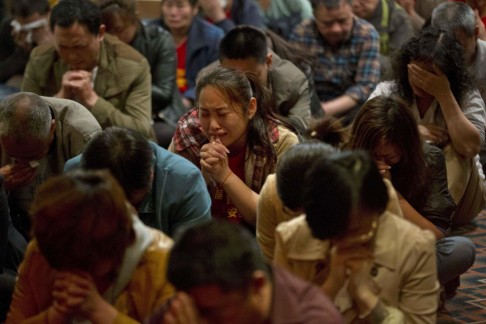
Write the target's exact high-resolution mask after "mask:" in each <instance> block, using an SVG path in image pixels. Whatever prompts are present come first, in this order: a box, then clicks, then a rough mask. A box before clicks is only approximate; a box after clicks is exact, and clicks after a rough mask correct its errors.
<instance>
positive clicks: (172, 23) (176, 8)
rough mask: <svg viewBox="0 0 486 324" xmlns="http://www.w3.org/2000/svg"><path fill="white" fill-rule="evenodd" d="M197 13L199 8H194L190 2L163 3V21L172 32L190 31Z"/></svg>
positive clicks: (186, 0)
mask: <svg viewBox="0 0 486 324" xmlns="http://www.w3.org/2000/svg"><path fill="white" fill-rule="evenodd" d="M197 12H198V8H197V7H196V6H192V5H191V3H190V2H189V0H164V1H162V19H163V20H164V23H165V25H166V26H167V28H169V29H170V30H171V31H172V32H174V31H176V30H188V29H189V27H190V26H191V23H192V19H193V18H194V16H195V15H196V14H197Z"/></svg>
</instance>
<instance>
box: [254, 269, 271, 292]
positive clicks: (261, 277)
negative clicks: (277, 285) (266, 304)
mask: <svg viewBox="0 0 486 324" xmlns="http://www.w3.org/2000/svg"><path fill="white" fill-rule="evenodd" d="M268 281H269V279H268V276H267V275H266V274H265V272H263V271H262V270H256V271H255V272H253V275H252V278H251V292H252V293H254V294H260V293H261V292H262V291H263V288H265V286H266V285H267V284H268Z"/></svg>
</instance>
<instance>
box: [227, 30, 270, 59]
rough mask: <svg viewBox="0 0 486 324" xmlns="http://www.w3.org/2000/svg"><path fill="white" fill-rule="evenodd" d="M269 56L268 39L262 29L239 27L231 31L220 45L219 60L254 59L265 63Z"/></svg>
mask: <svg viewBox="0 0 486 324" xmlns="http://www.w3.org/2000/svg"><path fill="white" fill-rule="evenodd" d="M267 54H268V47H267V38H266V36H265V33H264V32H263V31H261V30H260V29H258V28H256V27H252V26H248V25H239V26H236V27H235V28H233V29H232V30H230V31H229V32H228V33H227V34H226V35H225V36H224V37H223V39H222V40H221V42H220V43H219V60H220V61H221V60H222V59H225V58H226V59H230V60H233V59H247V58H254V59H256V60H257V62H258V63H265V61H266V59H267Z"/></svg>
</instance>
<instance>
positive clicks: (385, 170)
mask: <svg viewBox="0 0 486 324" xmlns="http://www.w3.org/2000/svg"><path fill="white" fill-rule="evenodd" d="M375 164H376V167H377V168H378V171H380V174H381V176H382V177H383V178H385V179H388V180H390V181H391V172H390V170H391V166H389V165H388V164H386V163H385V162H383V161H380V160H375Z"/></svg>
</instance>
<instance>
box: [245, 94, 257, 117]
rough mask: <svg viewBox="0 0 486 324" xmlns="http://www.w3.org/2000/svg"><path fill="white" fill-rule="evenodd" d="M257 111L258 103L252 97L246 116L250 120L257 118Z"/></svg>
mask: <svg viewBox="0 0 486 324" xmlns="http://www.w3.org/2000/svg"><path fill="white" fill-rule="evenodd" d="M256 111H257V101H256V98H255V97H251V99H250V104H249V105H248V110H247V112H246V116H247V117H248V119H252V118H253V116H255V114H256Z"/></svg>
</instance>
